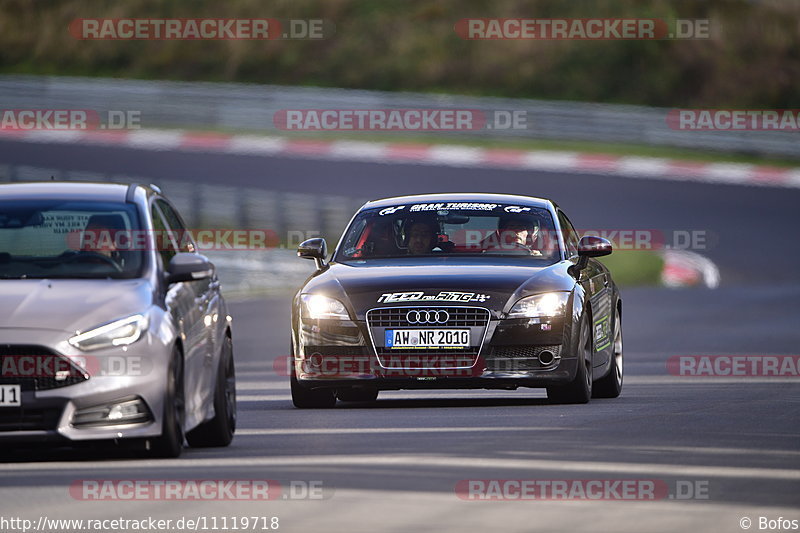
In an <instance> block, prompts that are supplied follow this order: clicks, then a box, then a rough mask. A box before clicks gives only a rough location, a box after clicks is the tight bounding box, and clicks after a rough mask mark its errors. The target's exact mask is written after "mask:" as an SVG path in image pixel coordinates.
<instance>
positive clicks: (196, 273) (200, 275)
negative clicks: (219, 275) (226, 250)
mask: <svg viewBox="0 0 800 533" xmlns="http://www.w3.org/2000/svg"><path fill="white" fill-rule="evenodd" d="M213 275H214V263H212V262H211V261H209V260H208V258H207V257H206V256H204V255H200V254H192V253H188V252H181V253H177V254H175V255H174V256H173V257H172V259H170V261H169V266H168V267H167V284H168V285H171V284H173V283H178V282H180V281H197V280H200V279H207V278H210V277H211V276H213Z"/></svg>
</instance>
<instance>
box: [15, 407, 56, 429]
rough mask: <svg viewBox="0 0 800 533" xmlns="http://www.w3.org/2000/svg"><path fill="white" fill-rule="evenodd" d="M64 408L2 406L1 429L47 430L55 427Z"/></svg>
mask: <svg viewBox="0 0 800 533" xmlns="http://www.w3.org/2000/svg"><path fill="white" fill-rule="evenodd" d="M61 411H62V408H53V409H24V408H23V409H19V408H14V409H5V408H0V431H45V430H52V429H55V428H56V426H57V425H58V419H59V418H60V417H61Z"/></svg>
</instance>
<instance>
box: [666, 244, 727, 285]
mask: <svg viewBox="0 0 800 533" xmlns="http://www.w3.org/2000/svg"><path fill="white" fill-rule="evenodd" d="M661 257H662V258H663V259H664V266H663V267H662V269H661V284H662V285H664V286H666V287H694V286H704V287H707V288H709V289H716V288H717V287H719V281H720V277H719V269H718V268H717V265H715V264H714V263H713V262H712V261H711V260H710V259H708V258H707V257H704V256H702V255H700V254H698V253H695V252H689V251H686V250H665V251H663V252H661Z"/></svg>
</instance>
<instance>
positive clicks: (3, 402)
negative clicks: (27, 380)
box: [0, 385, 22, 407]
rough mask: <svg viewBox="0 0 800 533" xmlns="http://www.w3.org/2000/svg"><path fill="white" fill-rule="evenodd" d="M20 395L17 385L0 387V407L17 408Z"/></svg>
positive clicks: (19, 403) (20, 401) (20, 402)
mask: <svg viewBox="0 0 800 533" xmlns="http://www.w3.org/2000/svg"><path fill="white" fill-rule="evenodd" d="M20 405H22V393H21V391H20V387H19V385H0V407H19V406H20Z"/></svg>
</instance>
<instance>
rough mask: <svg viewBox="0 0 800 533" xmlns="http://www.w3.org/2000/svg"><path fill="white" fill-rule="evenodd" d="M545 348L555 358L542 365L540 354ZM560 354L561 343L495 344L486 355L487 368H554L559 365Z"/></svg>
mask: <svg viewBox="0 0 800 533" xmlns="http://www.w3.org/2000/svg"><path fill="white" fill-rule="evenodd" d="M545 350H547V351H550V352H553V355H554V356H555V360H554V362H553V363H552V364H549V365H542V364H541V363H540V362H539V354H540V353H542V352H543V351H545ZM560 356H561V345H560V344H555V345H552V346H530V345H511V346H494V347H492V350H491V352H490V354H489V356H488V357H486V369H487V370H492V371H506V372H513V371H525V370H544V369H552V368H555V367H556V366H557V363H558V359H559V357H560Z"/></svg>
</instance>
